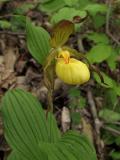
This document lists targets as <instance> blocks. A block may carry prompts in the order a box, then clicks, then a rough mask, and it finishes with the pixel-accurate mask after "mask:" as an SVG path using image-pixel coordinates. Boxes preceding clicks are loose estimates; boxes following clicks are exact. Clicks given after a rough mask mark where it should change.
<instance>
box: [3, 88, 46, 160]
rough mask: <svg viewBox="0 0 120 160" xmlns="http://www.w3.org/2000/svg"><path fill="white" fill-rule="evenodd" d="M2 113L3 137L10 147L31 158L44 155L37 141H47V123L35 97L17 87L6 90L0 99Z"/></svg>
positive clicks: (37, 159)
mask: <svg viewBox="0 0 120 160" xmlns="http://www.w3.org/2000/svg"><path fill="white" fill-rule="evenodd" d="M2 113H3V120H4V121H3V122H4V128H5V137H6V139H7V141H8V143H9V145H10V146H11V148H12V149H13V150H14V149H16V150H18V151H19V152H20V153H21V154H22V155H24V156H25V157H26V158H29V159H31V160H32V159H35V160H39V157H41V158H42V157H44V154H43V153H42V152H41V151H40V150H39V148H38V143H39V142H40V141H48V132H47V124H46V119H45V115H44V112H43V110H42V108H41V105H40V104H39V103H38V101H37V100H36V98H35V97H33V96H32V95H31V94H29V93H27V92H23V91H22V90H19V89H16V90H13V91H8V92H7V93H6V95H5V97H4V98H3V101H2ZM45 159H46V160H47V158H45Z"/></svg>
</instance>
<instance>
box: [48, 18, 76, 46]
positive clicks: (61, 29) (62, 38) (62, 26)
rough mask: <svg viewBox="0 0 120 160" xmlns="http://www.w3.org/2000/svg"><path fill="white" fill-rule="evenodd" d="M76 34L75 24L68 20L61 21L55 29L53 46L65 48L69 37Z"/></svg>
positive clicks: (52, 39)
mask: <svg viewBox="0 0 120 160" xmlns="http://www.w3.org/2000/svg"><path fill="white" fill-rule="evenodd" d="M73 32H74V24H73V23H72V22H71V21H68V20H62V21H60V22H59V23H58V24H57V25H56V26H55V27H54V28H53V32H52V37H51V46H52V47H53V48H57V47H61V46H63V45H64V44H65V43H66V42H67V40H68V38H69V36H70V35H71V34H72V33H73Z"/></svg>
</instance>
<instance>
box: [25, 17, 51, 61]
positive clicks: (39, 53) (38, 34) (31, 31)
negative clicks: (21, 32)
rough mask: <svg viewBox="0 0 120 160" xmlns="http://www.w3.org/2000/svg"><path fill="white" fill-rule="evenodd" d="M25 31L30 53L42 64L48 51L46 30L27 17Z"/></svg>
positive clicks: (48, 37)
mask: <svg viewBox="0 0 120 160" xmlns="http://www.w3.org/2000/svg"><path fill="white" fill-rule="evenodd" d="M26 31H27V46H28V49H29V51H30V53H31V55H32V56H33V57H34V58H35V59H36V60H37V61H38V62H39V63H40V64H44V61H45V59H46V57H47V55H48V54H49V51H50V44H49V39H50V36H49V34H48V32H47V31H46V30H45V29H44V28H42V27H37V26H35V25H33V24H32V22H31V21H30V20H29V19H27V20H26Z"/></svg>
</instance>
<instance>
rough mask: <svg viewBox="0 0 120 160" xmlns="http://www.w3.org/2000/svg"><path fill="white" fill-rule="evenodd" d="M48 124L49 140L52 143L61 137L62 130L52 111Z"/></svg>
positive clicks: (49, 114)
mask: <svg viewBox="0 0 120 160" xmlns="http://www.w3.org/2000/svg"><path fill="white" fill-rule="evenodd" d="M47 126H48V134H49V135H48V136H49V142H51V143H53V142H57V141H58V140H59V138H60V131H59V129H58V127H57V123H56V120H55V118H54V116H53V115H52V114H51V113H48V118H47Z"/></svg>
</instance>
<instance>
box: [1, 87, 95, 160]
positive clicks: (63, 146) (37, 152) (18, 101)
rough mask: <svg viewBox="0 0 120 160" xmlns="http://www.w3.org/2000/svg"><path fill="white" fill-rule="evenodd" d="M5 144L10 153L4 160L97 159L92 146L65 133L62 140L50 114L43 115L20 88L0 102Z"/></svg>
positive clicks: (31, 97)
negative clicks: (10, 149) (9, 147)
mask: <svg viewBox="0 0 120 160" xmlns="http://www.w3.org/2000/svg"><path fill="white" fill-rule="evenodd" d="M2 115H3V122H4V131H5V137H6V139H7V142H8V143H9V145H10V146H11V148H12V150H13V152H12V153H11V155H10V156H9V158H8V160H86V159H89V160H97V159H96V153H95V150H94V148H93V146H92V144H91V143H90V142H89V141H88V140H87V138H86V137H85V136H83V135H80V134H78V133H76V132H73V131H69V132H67V133H65V134H64V135H63V136H62V137H61V135H60V132H59V129H58V127H57V124H56V120H55V118H54V116H53V115H52V113H48V116H47V119H46V115H45V113H44V111H43V109H42V108H41V105H40V104H39V102H38V101H37V99H36V98H35V97H34V96H32V95H31V94H29V93H27V92H24V91H22V90H20V89H15V90H12V91H8V92H7V93H6V95H5V97H4V98H3V100H2Z"/></svg>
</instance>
